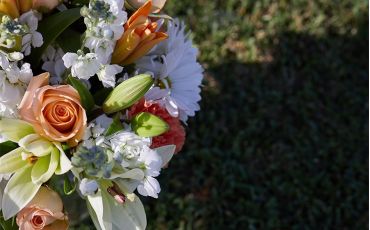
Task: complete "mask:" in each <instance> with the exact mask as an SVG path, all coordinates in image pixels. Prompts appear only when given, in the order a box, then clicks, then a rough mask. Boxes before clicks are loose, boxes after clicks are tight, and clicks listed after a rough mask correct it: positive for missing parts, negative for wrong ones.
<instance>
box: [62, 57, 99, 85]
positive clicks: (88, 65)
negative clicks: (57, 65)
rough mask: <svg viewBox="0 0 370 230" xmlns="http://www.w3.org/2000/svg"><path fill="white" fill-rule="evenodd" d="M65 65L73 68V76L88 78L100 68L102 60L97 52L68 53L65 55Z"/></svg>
mask: <svg viewBox="0 0 370 230" xmlns="http://www.w3.org/2000/svg"><path fill="white" fill-rule="evenodd" d="M63 61H64V65H65V67H67V68H71V73H72V76H73V77H77V78H80V79H84V80H88V79H89V78H90V77H92V76H94V75H95V74H96V73H97V72H98V71H99V69H100V62H99V61H98V59H97V55H96V54H95V53H87V54H80V55H78V54H76V53H66V54H65V55H64V56H63Z"/></svg>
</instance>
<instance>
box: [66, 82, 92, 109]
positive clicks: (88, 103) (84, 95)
mask: <svg viewBox="0 0 370 230" xmlns="http://www.w3.org/2000/svg"><path fill="white" fill-rule="evenodd" d="M67 83H68V84H70V85H71V86H73V88H75V89H76V90H77V91H78V94H80V97H81V102H82V106H83V107H84V108H85V110H86V113H90V112H91V111H92V109H93V108H94V105H95V103H94V98H93V96H92V95H91V93H90V91H89V89H88V88H86V86H85V85H84V84H83V83H82V82H81V81H79V80H77V79H76V78H74V77H72V76H69V77H68V78H67Z"/></svg>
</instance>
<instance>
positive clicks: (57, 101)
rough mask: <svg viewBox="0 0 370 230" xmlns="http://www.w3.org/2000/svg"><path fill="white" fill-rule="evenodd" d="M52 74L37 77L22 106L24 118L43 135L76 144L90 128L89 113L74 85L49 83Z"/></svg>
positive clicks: (21, 115)
mask: <svg viewBox="0 0 370 230" xmlns="http://www.w3.org/2000/svg"><path fill="white" fill-rule="evenodd" d="M48 82H49V73H43V74H40V75H39V76H36V77H33V78H32V79H31V81H30V84H29V85H28V88H27V91H26V93H25V95H24V97H23V99H22V102H21V104H20V106H19V114H20V117H21V118H22V119H23V120H25V121H27V122H29V123H31V124H32V125H33V128H34V129H35V131H36V132H37V133H38V134H40V135H41V136H43V137H45V138H47V139H49V140H51V141H58V142H67V143H68V144H69V145H70V146H71V147H73V146H76V145H77V144H78V142H79V141H80V140H81V139H82V137H83V134H84V131H85V128H86V120H87V118H86V113H85V110H84V108H83V107H82V105H81V99H80V96H79V94H78V92H77V91H76V90H75V89H74V88H73V87H72V86H70V85H58V86H49V85H48Z"/></svg>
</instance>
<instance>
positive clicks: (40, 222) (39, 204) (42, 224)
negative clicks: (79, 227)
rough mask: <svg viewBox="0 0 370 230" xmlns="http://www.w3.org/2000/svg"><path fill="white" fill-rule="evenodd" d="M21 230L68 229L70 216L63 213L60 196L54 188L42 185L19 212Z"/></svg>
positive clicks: (18, 223)
mask: <svg viewBox="0 0 370 230" xmlns="http://www.w3.org/2000/svg"><path fill="white" fill-rule="evenodd" d="M16 221H17V225H18V226H19V230H33V229H48V230H66V229H68V218H67V216H66V215H65V214H64V213H63V203H62V199H61V198H60V196H59V195H58V194H57V193H56V192H54V191H53V190H51V189H49V188H46V187H44V186H41V187H40V190H39V191H38V192H37V194H36V196H35V197H34V198H33V199H32V200H31V201H30V203H28V204H27V206H26V207H24V208H23V209H22V210H21V211H20V212H19V213H18V214H17V219H16Z"/></svg>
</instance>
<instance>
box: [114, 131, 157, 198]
mask: <svg viewBox="0 0 370 230" xmlns="http://www.w3.org/2000/svg"><path fill="white" fill-rule="evenodd" d="M110 143H111V146H112V149H113V151H114V155H113V158H114V159H115V161H116V162H117V163H119V164H120V165H121V167H122V168H126V169H136V170H141V171H142V174H143V177H142V180H139V181H136V183H135V182H134V183H132V182H128V183H130V184H135V186H136V187H137V191H138V192H139V193H140V194H141V195H143V196H151V197H154V198H158V193H159V192H160V191H161V188H160V185H159V183H158V181H157V180H156V179H155V178H154V177H157V176H158V175H159V173H160V170H161V167H162V158H161V157H160V156H159V154H158V153H157V152H156V151H154V150H152V149H150V147H149V146H150V145H151V141H150V139H149V138H143V137H139V136H137V135H136V134H134V133H132V132H127V131H122V132H119V133H117V134H115V135H114V136H113V137H112V138H111V139H110Z"/></svg>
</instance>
